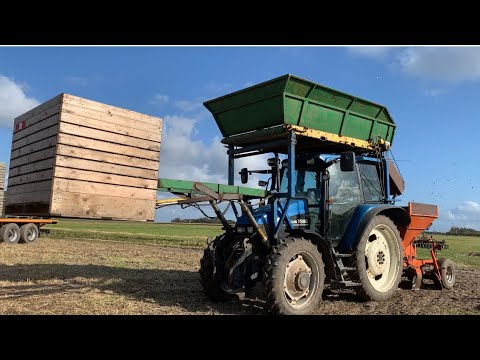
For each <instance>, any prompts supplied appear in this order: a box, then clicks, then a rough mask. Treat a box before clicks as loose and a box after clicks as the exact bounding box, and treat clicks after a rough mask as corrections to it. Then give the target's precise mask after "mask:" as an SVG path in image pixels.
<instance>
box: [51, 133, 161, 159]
mask: <svg viewBox="0 0 480 360" xmlns="http://www.w3.org/2000/svg"><path fill="white" fill-rule="evenodd" d="M58 143H59V144H64V145H70V146H77V147H81V148H87V149H92V150H100V151H106V152H110V153H114V154H121V155H127V156H134V157H138V158H142V159H147V160H155V161H158V160H159V157H160V154H159V153H158V152H155V151H150V150H143V149H138V148H135V147H132V146H125V145H118V144H112V143H107V142H104V141H100V140H93V139H87V138H83V137H78V136H74V135H70V134H62V133H60V134H59V135H58Z"/></svg>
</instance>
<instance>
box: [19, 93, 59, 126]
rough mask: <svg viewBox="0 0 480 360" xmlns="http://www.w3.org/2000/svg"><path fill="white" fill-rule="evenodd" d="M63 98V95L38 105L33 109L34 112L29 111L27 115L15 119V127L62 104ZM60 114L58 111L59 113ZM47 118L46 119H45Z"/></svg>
mask: <svg viewBox="0 0 480 360" xmlns="http://www.w3.org/2000/svg"><path fill="white" fill-rule="evenodd" d="M62 98H63V94H60V95H57V96H55V97H54V98H52V99H50V100H48V101H46V102H44V103H42V104H40V105H38V106H37V107H35V108H33V109H32V110H29V111H27V112H26V113H23V114H22V115H20V116H17V117H16V118H15V125H17V124H18V123H19V122H20V121H23V120H27V119H29V118H31V117H33V116H35V115H38V114H41V113H42V112H44V111H46V110H48V109H49V108H51V107H53V106H55V105H57V104H60V102H61V99H62ZM57 112H58V111H57ZM43 118H45V117H43Z"/></svg>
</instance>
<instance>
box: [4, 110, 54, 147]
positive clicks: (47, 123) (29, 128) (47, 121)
mask: <svg viewBox="0 0 480 360" xmlns="http://www.w3.org/2000/svg"><path fill="white" fill-rule="evenodd" d="M50 111H51V112H53V113H54V114H53V115H51V116H47V117H45V118H41V117H40V115H42V114H39V115H37V116H38V118H37V119H36V120H37V121H35V122H33V120H31V119H27V120H25V128H22V129H21V130H17V131H15V132H14V133H13V138H12V141H14V142H15V141H18V140H20V139H23V138H24V137H26V136H28V135H33V134H35V133H37V132H39V131H40V130H43V129H46V128H49V127H51V126H53V125H56V124H58V121H59V119H60V115H59V114H58V113H59V112H60V105H56V106H55V108H54V109H51V110H50ZM32 119H33V118H32Z"/></svg>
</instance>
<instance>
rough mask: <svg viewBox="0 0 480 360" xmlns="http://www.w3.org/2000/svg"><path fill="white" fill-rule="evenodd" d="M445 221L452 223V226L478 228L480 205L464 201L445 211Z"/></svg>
mask: <svg viewBox="0 0 480 360" xmlns="http://www.w3.org/2000/svg"><path fill="white" fill-rule="evenodd" d="M447 220H449V221H451V222H452V226H460V227H476V228H478V226H479V225H478V224H479V223H480V203H478V202H476V201H464V202H463V203H461V204H459V205H457V206H456V207H455V208H453V209H450V210H448V211H447Z"/></svg>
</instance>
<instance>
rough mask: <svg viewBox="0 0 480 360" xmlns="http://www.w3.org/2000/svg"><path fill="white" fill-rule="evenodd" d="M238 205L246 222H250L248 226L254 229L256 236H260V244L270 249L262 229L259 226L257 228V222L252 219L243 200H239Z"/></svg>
mask: <svg viewBox="0 0 480 360" xmlns="http://www.w3.org/2000/svg"><path fill="white" fill-rule="evenodd" d="M239 203H240V207H241V208H242V210H243V213H244V214H245V215H247V218H248V221H250V224H252V226H253V228H254V229H255V231H256V232H257V234H258V235H259V236H260V239H261V240H262V243H263V244H265V246H267V247H270V242H269V241H268V237H267V235H266V234H265V232H264V231H263V229H262V228H261V227H260V226H258V223H257V220H255V218H254V217H253V215H252V212H251V211H250V209H249V208H248V206H247V204H245V203H244V202H243V200H240V201H239Z"/></svg>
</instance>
